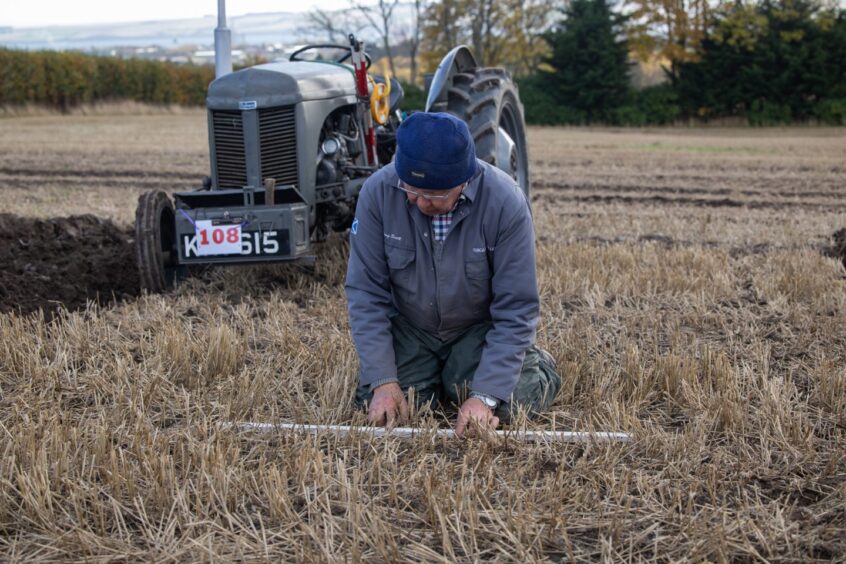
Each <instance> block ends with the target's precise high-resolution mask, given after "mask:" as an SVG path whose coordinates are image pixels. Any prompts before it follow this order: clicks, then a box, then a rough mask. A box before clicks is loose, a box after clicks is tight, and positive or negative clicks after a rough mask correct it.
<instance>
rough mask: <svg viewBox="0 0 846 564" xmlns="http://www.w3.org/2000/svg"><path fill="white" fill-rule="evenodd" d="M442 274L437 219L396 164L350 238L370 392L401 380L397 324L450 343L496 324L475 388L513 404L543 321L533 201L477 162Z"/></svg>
mask: <svg viewBox="0 0 846 564" xmlns="http://www.w3.org/2000/svg"><path fill="white" fill-rule="evenodd" d="M478 165H479V169H478V172H477V174H476V175H475V176H474V177H473V179H472V180H471V181H470V183H469V184H468V186H467V187H466V188H465V190H464V195H465V196H466V201H464V202H463V203H462V204H461V205H460V206H458V208H456V210H455V212H454V215H453V218H452V225H451V226H450V229H449V232H448V233H447V236H446V239H445V240H444V241H443V251H442V256H441V261H440V264H439V265H438V267H437V268H435V264H434V262H433V261H434V260H435V255H434V254H433V252H432V241H431V238H432V235H431V231H430V225H431V217H428V216H426V215H425V214H423V213H422V212H421V211H420V210H419V209H418V208H417V206H416V205H413V204H411V203H409V201H408V198H407V197H406V195H405V193H403V192H402V191H401V190H398V189H397V188H395V186H397V185H398V184H399V178H398V177H397V174H396V171H395V169H394V165H393V163H391V164H389V165H387V166H385V167H383V168H382V169H381V170H379V171H378V172H377V173H375V174H374V175H373V176H371V177H370V178H368V179H367V181H366V182H365V183H364V187H363V188H362V190H361V194H360V195H359V199H358V204H357V206H356V217H355V220H354V221H353V227H352V229H351V234H350V260H349V264H348V266H347V280H346V293H347V301H348V307H349V315H350V325H351V326H352V334H353V340H354V342H355V346H356V349H357V351H358V355H359V358H360V361H361V380H360V383H361V384H363V385H369V384H371V383H374V382H381V381H389V380H392V379H396V375H397V367H396V362H395V358H394V348H393V338H392V335H391V323H390V316H391V315H394V314H395V313H396V312H397V311H398V312H399V313H401V314H402V315H404V316H405V317H406V318H407V319H408V320H409V321H410V322H411V323H412V324H413V325H414V326H416V327H418V328H420V329H422V330H423V331H426V332H428V333H430V334H432V335H435V336H436V337H438V338H439V339H441V340H443V341H447V340H449V339H452V338H454V337H456V336H458V335H460V334H461V333H462V332H463V331H464V330H466V329H467V328H468V327H470V326H471V325H474V324H476V323H480V322H483V321H490V322H491V323H492V326H491V330H490V331H489V332H488V334H487V337H486V340H485V346H484V349H483V351H482V357H481V361H480V362H479V366H478V368H477V369H476V374H475V376H474V379H473V383H472V385H471V388H472V390H473V391H475V392H481V393H484V394H488V395H491V396H494V397H496V398H499V399H501V400H503V401H509V400H510V396H511V392H512V391H513V389H514V386H515V385H516V384H517V380H518V378H519V376H520V371H521V368H522V365H523V357H524V356H525V353H526V349H528V348H529V347H530V346H531V345H532V344H533V342H534V338H535V330H536V328H537V323H538V315H539V309H540V305H539V297H538V287H537V278H536V270H535V239H534V230H533V227H532V217H531V214H530V211H529V205H528V203H527V201H526V197H525V195H524V194H523V192H522V191H521V190H520V188H519V187H518V186H517V185H516V184H515V182H514V180H513V179H511V178H510V177H509V176H508V175H506V174H505V173H504V172H502V171H500V170H499V169H497V168H495V167H493V166H491V165H489V164H487V163H484V162H482V161H478Z"/></svg>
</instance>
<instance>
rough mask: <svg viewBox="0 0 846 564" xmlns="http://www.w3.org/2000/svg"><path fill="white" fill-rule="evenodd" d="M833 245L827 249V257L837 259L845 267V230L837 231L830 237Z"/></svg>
mask: <svg viewBox="0 0 846 564" xmlns="http://www.w3.org/2000/svg"><path fill="white" fill-rule="evenodd" d="M831 239H832V241H833V242H834V244H833V245H832V246H831V247H829V252H828V255H829V256H831V257H834V258H839V259H840V262H842V263H843V266H844V267H846V229H838V230H837V231H835V232H834V233H833V234H832V235H831Z"/></svg>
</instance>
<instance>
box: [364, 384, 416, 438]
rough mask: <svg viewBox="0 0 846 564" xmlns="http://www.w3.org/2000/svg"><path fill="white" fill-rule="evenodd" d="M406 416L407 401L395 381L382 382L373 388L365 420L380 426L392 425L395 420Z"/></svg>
mask: <svg viewBox="0 0 846 564" xmlns="http://www.w3.org/2000/svg"><path fill="white" fill-rule="evenodd" d="M397 413H399V416H400V419H405V418H406V417H408V402H407V401H406V400H405V396H404V395H403V394H402V389H401V388H400V385H399V384H397V383H396V382H390V383H388V384H382V385H381V386H379V387H378V388H376V389H375V390H373V399H372V400H371V401H370V408H369V409H368V410H367V421H368V422H370V423H371V424H373V425H378V426H380V427H384V426H386V425H387V426H388V427H393V426H394V423H396V420H397Z"/></svg>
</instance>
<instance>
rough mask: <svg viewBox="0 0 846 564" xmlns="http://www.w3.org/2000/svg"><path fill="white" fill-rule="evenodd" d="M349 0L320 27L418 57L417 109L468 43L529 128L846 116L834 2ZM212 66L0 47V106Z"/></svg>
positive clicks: (192, 74)
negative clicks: (432, 79)
mask: <svg viewBox="0 0 846 564" xmlns="http://www.w3.org/2000/svg"><path fill="white" fill-rule="evenodd" d="M350 1H351V5H350V9H349V10H346V11H342V12H340V13H333V14H328V13H325V12H320V11H315V12H312V14H311V18H312V22H313V24H314V26H316V27H318V28H319V29H321V30H323V31H325V32H326V35H327V39H328V40H330V41H331V42H333V43H344V42H345V41H346V39H345V38H346V35H347V33H349V32H355V33H358V34H362V32H364V33H365V34H366V33H367V31H365V30H369V33H370V34H371V36H372V34H373V31H374V30H375V32H376V33H377V35H378V37H379V38H380V40H379V41H378V42H374V43H376V44H377V45H378V50H379V52H380V54H381V55H383V56H384V57H385V58H386V59H387V61H388V65H389V67H391V69H392V70H393V72H394V74H398V70H399V66H400V65H399V63H398V62H397V61H398V59H399V58H400V57H403V59H406V58H407V59H408V61H409V66H410V71H411V72H410V74H409V75H406V76H407V77H408V79H409V82H410V83H408V84H406V92H407V94H409V96H408V98H409V102H410V103H409V104H407V107H409V108H412V109H413V108H416V107H419V106H420V105H422V100H423V92H422V90H421V89H420V84H421V83H422V78H421V75H422V74H423V73H424V72H431V71H432V70H434V68H435V67H436V66H437V63H438V62H439V61H440V60H441V58H442V57H443V55H444V54H445V53H446V51H447V50H448V49H450V48H452V47H453V46H455V45H458V44H462V43H464V44H468V45H470V46H471V48H472V49H473V52H474V54H475V55H476V57H477V59H478V60H479V61H480V62H481V63H482V64H483V65H492V66H504V67H506V68H508V69H509V70H510V71H511V72H512V73H513V74H514V75H515V77H516V78H517V80H518V83H519V84H520V89H521V97H522V99H523V102H524V106H525V108H526V118H527V121H528V122H529V123H542V124H565V123H569V124H582V123H610V124H633V125H641V124H648V123H649V124H652V123H654V124H664V123H673V122H676V121H679V120H682V119H691V118H694V119H714V118H721V117H739V118H745V119H748V120H749V121H750V122H751V123H753V124H772V123H788V122H793V121H809V120H816V121H820V122H824V123H833V124H838V123H846V10H843V9H842V8H838V7H836V6H825V5H823V4H821V2H822V1H824V0H731V1H730V3H729V0H673V1H672V2H670V1H669V0H625V1H626V2H627V3H625V4H619V5H617V4H613V3H612V2H614V1H615V0H570V1H569V2H568V3H567V4H566V5H565V7H563V8H561V7H557V6H559V4H558V2H560V0H555V1H553V0H439V1H434V0H412V1H411V2H404V3H399V0H376V3H375V4H373V3H368V4H364V3H359V2H361V1H362V0H350ZM398 10H406V13H405V15H404V16H403V17H402V18H400V17H399V12H398ZM409 10H410V15H411V17H408V16H409V13H408V11H409ZM398 22H405V23H404V24H400V23H398ZM637 61H651V62H653V63H654V62H657V63H658V64H660V65H661V67H662V68H663V75H664V78H665V80H664V81H663V82H661V83H659V84H656V85H652V86H648V87H646V88H634V87H633V83H632V80H631V78H632V74H633V70H634V69H635V68H636V67H635V63H636V62H637ZM403 64H405V62H403ZM213 73H214V70H213V69H212V68H211V67H193V66H185V65H173V64H168V63H158V62H151V61H142V60H131V59H129V60H125V59H115V58H107V57H91V56H86V55H82V54H78V53H56V52H37V53H27V52H20V51H11V50H2V49H0V77H2V80H0V104H13V105H14V104H25V103H40V104H46V105H51V106H54V107H58V108H61V109H67V108H69V107H72V106H74V105H77V104H80V103H85V102H89V103H90V102H97V101H101V100H109V99H131V100H136V101H140V102H152V103H176V104H190V105H194V104H196V105H201V104H202V103H203V101H204V99H205V92H206V88H207V85H208V83H209V82H210V81H211V80H212V78H213Z"/></svg>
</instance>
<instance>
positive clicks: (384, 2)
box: [350, 0, 399, 76]
mask: <svg viewBox="0 0 846 564" xmlns="http://www.w3.org/2000/svg"><path fill="white" fill-rule="evenodd" d="M350 4H351V5H352V7H353V8H355V9H356V10H358V11H359V12H360V13H361V15H363V16H364V17H365V19H366V20H367V21H368V22H369V23H370V26H371V27H373V29H375V30H376V32H377V33H378V34H379V37H380V39H381V40H382V47H383V48H384V49H385V55H386V56H387V57H388V67H389V68H390V69H391V74H392V75H394V76H396V74H397V73H396V70H395V69H394V55H393V53H392V52H391V43H392V38H393V32H394V30H393V22H392V20H393V15H394V8H396V7H397V4H399V0H378V2H376V4H374V5H368V4H364V3H362V2H361V1H360V0H350Z"/></svg>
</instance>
